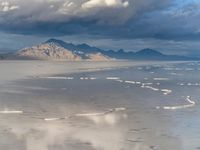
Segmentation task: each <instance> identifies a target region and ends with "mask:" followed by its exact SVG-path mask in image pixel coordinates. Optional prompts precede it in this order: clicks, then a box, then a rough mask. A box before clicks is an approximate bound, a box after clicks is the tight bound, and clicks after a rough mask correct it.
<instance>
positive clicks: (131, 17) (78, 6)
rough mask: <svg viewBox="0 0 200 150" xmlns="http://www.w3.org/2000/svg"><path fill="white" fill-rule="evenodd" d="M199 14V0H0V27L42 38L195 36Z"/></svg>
mask: <svg viewBox="0 0 200 150" xmlns="http://www.w3.org/2000/svg"><path fill="white" fill-rule="evenodd" d="M183 2H184V3H183ZM199 18H200V2H198V1H197V0H162V1H161V0H34V1H31V0H0V30H1V31H2V32H7V33H14V34H21V35H36V36H38V35H39V36H41V37H51V36H70V35H71V36H80V35H86V36H93V37H94V38H102V39H106V38H107V39H124V40H125V39H145V38H151V39H162V40H176V41H182V40H197V39H200V27H199V24H200V20H199Z"/></svg>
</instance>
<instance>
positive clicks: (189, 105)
mask: <svg viewBox="0 0 200 150" xmlns="http://www.w3.org/2000/svg"><path fill="white" fill-rule="evenodd" d="M186 101H187V102H188V103H189V104H187V105H179V106H163V107H160V106H157V107H156V109H161V108H162V109H165V110H176V109H184V108H190V107H194V106H195V105H196V102H195V101H192V100H191V96H187V97H186Z"/></svg>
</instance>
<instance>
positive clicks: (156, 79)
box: [153, 78, 169, 81]
mask: <svg viewBox="0 0 200 150" xmlns="http://www.w3.org/2000/svg"><path fill="white" fill-rule="evenodd" d="M153 80H155V81H168V80H169V78H154V79H153Z"/></svg>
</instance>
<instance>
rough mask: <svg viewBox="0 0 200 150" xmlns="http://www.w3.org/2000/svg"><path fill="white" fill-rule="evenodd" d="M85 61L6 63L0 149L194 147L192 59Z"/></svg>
mask: <svg viewBox="0 0 200 150" xmlns="http://www.w3.org/2000/svg"><path fill="white" fill-rule="evenodd" d="M20 63H22V62H20ZM88 63H91V62H85V64H84V63H81V64H77V63H75V64H73V63H71V64H70V65H69V62H68V63H64V65H63V63H61V62H60V63H57V64H51V63H50V64H48V63H46V64H45V65H44V63H41V62H40V63H38V62H37V63H33V64H34V65H33V64H31V65H30V64H26V66H25V67H24V66H23V67H21V68H19V70H20V69H21V70H24V72H28V73H26V74H25V75H24V74H23V75H22V73H17V72H19V70H17V67H14V65H13V64H12V63H11V64H10V66H13V68H15V69H13V74H11V73H10V72H9V71H7V73H9V74H8V77H5V74H6V73H5V72H4V74H3V75H1V76H2V79H1V80H2V83H1V85H0V149H6V150H13V149H16V150H36V149H37V150H64V149H70V150H71V149H72V150H80V149H81V150H82V149H83V150H90V149H91V150H111V149H112V150H171V149H174V150H188V149H190V150H193V149H194V150H195V149H199V147H200V145H199V140H200V137H199V135H200V134H199V132H200V129H199V127H200V124H199V123H200V121H199V117H198V115H199V113H200V112H199V110H200V108H199V105H198V103H199V99H200V97H199V92H200V88H199V87H200V63H199V62H182V63H180V62H179V63H178V62H177V63H174V62H173V63H172V62H170V63H168V62H162V63H161V64H160V63H159V62H151V63H147V62H140V63H139V62H137V63H134V62H117V63H111V64H109V63H107V64H106V63H97V64H95V63H93V64H92V65H91V66H90V67H88ZM47 64H48V65H47ZM65 64H66V66H65ZM27 66H28V67H29V68H27ZM0 67H1V68H2V69H1V70H4V68H6V63H5V62H4V65H3V67H2V64H0ZM18 67H19V66H18ZM38 68H40V69H39V71H38ZM50 68H51V69H50ZM69 68H70V69H69ZM52 69H54V70H52ZM16 70H17V71H16ZM46 70H49V72H48V71H46ZM11 71H12V70H11ZM15 72H16V73H15ZM15 74H16V76H15ZM19 74H20V75H19ZM19 76H20V77H19ZM3 78H4V79H3ZM11 79H12V80H11Z"/></svg>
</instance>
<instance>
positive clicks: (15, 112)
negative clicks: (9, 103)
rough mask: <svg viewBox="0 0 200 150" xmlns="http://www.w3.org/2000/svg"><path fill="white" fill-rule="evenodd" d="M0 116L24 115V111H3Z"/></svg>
mask: <svg viewBox="0 0 200 150" xmlns="http://www.w3.org/2000/svg"><path fill="white" fill-rule="evenodd" d="M0 114H23V111H20V110H7V109H6V110H2V111H0Z"/></svg>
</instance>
